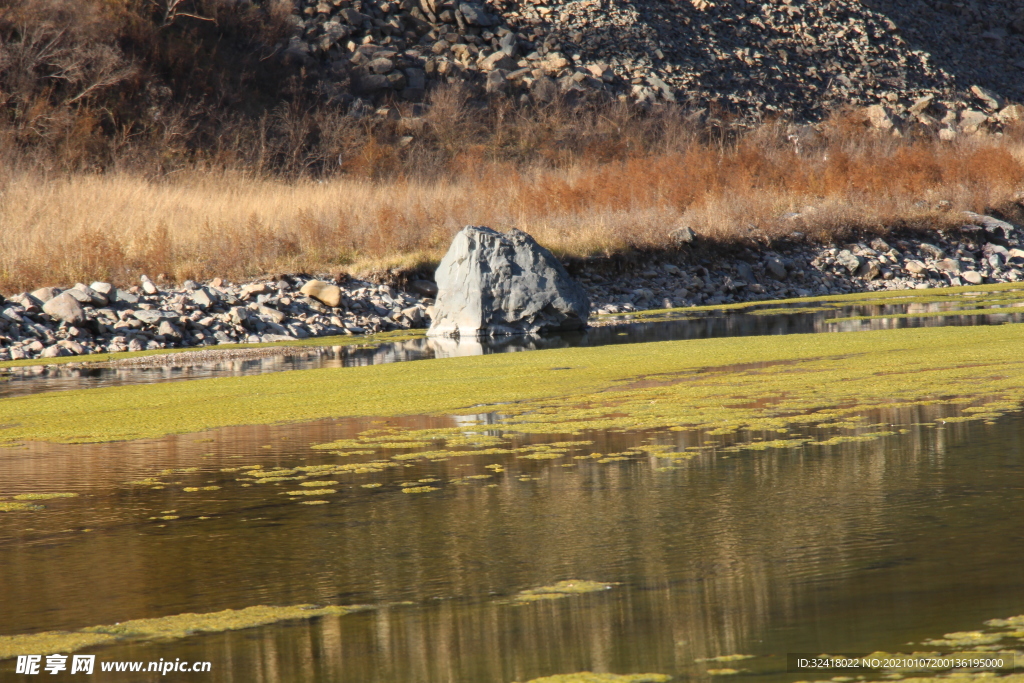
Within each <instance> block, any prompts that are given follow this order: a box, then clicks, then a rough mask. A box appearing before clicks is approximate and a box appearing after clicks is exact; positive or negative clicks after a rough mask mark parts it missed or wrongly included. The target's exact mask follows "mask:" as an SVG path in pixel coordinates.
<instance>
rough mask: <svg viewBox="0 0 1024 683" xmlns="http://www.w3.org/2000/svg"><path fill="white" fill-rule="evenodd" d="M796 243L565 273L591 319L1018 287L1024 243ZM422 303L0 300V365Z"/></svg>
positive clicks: (275, 288)
mask: <svg viewBox="0 0 1024 683" xmlns="http://www.w3.org/2000/svg"><path fill="white" fill-rule="evenodd" d="M687 237H689V236H688V235H683V236H682V239H684V240H685V239H686V238H687ZM800 239H801V236H800V235H799V233H794V236H793V241H791V242H789V243H787V244H785V245H780V246H776V247H774V248H764V249H755V248H754V247H749V246H748V247H735V248H729V249H725V248H718V247H714V246H713V245H702V244H700V242H699V241H697V240H696V239H694V240H693V241H690V242H688V243H683V244H681V246H680V248H679V249H678V250H677V251H674V252H671V253H664V254H660V255H652V256H650V257H649V258H646V259H645V261H644V265H643V266H642V268H639V269H637V268H634V269H625V271H624V272H610V271H611V269H610V268H609V267H608V263H606V262H602V261H600V260H596V261H593V262H586V263H574V264H570V270H571V271H572V272H574V274H575V276H576V277H577V278H578V279H579V281H580V282H581V284H583V286H584V287H585V288H586V289H587V291H588V293H589V295H590V299H591V313H592V314H608V313H622V312H629V311H641V310H649V309H661V308H675V307H686V306H698V305H704V306H714V305H720V304H728V303H736V302H743V301H762V300H768V299H783V298H787V297H806V296H824V295H835V294H845V293H851V292H862V291H878V290H901V289H925V288H931V287H948V286H960V285H972V284H973V285H978V284H987V283H998V282H1024V231H1022V230H1021V229H1020V227H1019V226H1016V225H1014V224H1013V223H1010V222H1008V221H1005V220H1001V219H998V218H995V217H992V216H982V215H979V214H971V213H967V214H964V222H963V225H962V226H961V227H960V228H959V229H958V230H956V231H951V232H949V233H945V234H943V233H932V234H929V235H927V236H922V235H914V234H904V235H890V236H887V237H885V238H882V237H875V238H872V239H867V240H864V241H860V242H854V243H849V244H836V245H827V246H822V245H814V244H808V243H806V242H802V241H800ZM619 270H620V271H621V270H622V269H619ZM435 294H436V285H435V284H434V283H433V282H431V281H430V280H427V279H423V278H422V277H421V278H420V279H415V278H414V279H411V280H409V281H408V282H407V283H406V284H405V286H404V288H403V289H398V288H396V287H394V286H391V285H388V284H376V283H372V282H366V281H362V280H355V279H345V280H344V281H341V282H335V281H329V280H328V279H327V278H324V279H320V280H318V279H313V278H310V277H308V276H298V275H289V276H279V277H275V278H271V279H264V280H258V281H255V282H249V283H240V284H232V283H227V282H223V281H221V280H220V279H214V280H212V281H211V282H208V283H204V284H199V283H195V282H191V281H187V282H185V283H183V284H182V285H181V286H179V287H168V286H165V285H162V284H158V283H155V282H152V281H151V280H150V279H149V278H148V277H146V276H142V278H141V279H140V282H139V284H138V285H135V286H132V287H129V288H127V289H119V288H116V287H113V286H111V285H110V284H108V283H102V282H94V283H92V284H91V285H85V284H83V283H78V284H76V285H75V286H74V287H72V288H70V289H66V290H62V289H60V288H57V287H43V288H40V289H37V290H35V291H33V292H26V293H21V294H17V295H14V296H11V297H9V298H7V299H6V300H4V299H0V361H6V360H22V359H36V358H38V359H47V358H56V357H61V356H84V355H90V354H97V353H118V352H123V351H143V350H151V349H165V348H202V347H212V346H221V347H222V348H223V347H224V345H230V344H238V343H267V342H284V341H292V340H296V339H308V338H315V337H328V336H337V335H366V334H372V333H377V332H383V331H390V330H408V329H416V328H426V327H428V326H429V324H430V319H431V315H432V313H433V305H434V299H433V296H434V295H435ZM237 352H239V353H242V354H248V353H257V354H261V353H266V352H265V351H262V350H253V351H249V350H241V349H238V350H237ZM149 362H156V361H149Z"/></svg>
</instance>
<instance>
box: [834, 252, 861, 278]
mask: <svg viewBox="0 0 1024 683" xmlns="http://www.w3.org/2000/svg"><path fill="white" fill-rule="evenodd" d="M863 262H864V259H863V258H861V257H860V256H857V255H855V254H854V253H853V252H852V251H850V250H849V249H843V250H842V251H840V252H839V253H838V254H836V263H838V264H839V265H841V266H842V267H843V268H846V270H847V271H848V272H849V273H850V275H853V274H854V273H856V272H857V271H858V270H860V266H861V264H862V263H863Z"/></svg>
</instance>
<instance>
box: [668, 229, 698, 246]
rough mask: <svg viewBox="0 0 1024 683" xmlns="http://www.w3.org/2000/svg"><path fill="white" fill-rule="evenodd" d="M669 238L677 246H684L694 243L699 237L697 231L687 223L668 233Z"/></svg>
mask: <svg viewBox="0 0 1024 683" xmlns="http://www.w3.org/2000/svg"><path fill="white" fill-rule="evenodd" d="M668 236H669V239H670V240H672V243H673V244H675V245H676V246H682V245H684V244H692V243H693V242H694V240H696V239H697V233H695V232H694V231H693V229H692V228H691V227H689V226H687V225H683V226H680V227H678V228H676V229H674V230H672V231H671V232H669V234H668Z"/></svg>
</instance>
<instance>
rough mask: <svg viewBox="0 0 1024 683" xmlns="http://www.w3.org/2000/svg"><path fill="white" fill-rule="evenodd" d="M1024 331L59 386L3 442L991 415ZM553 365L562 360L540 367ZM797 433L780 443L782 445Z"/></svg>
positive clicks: (376, 439)
mask: <svg viewBox="0 0 1024 683" xmlns="http://www.w3.org/2000/svg"><path fill="white" fill-rule="evenodd" d="M1022 343H1024V325H1020V324H1011V325H1002V326H992V327H940V328H917V329H904V330H882V331H874V332H859V333H856V334H833V335H823V334H819V335H810V334H808V335H787V336H781V337H778V336H770V337H748V338H720V339H702V340H689V341H672V342H652V343H647V344H626V345H619V346H602V347H580V348H569V349H552V350H543V351H536V352H531V353H520V354H493V355H486V356H475V357H464V358H443V359H436V360H429V361H421V362H416V363H399V364H390V365H374V366H368V367H352V368H331V369H318V370H296V371H290V372H281V373H274V374H267V375H257V376H247V377H229V378H219V379H203V380H191V381H185V382H168V383H162V384H149V385H133V386H122V387H109V388H97V389H89V390H84V391H62V392H52V393H42V394H33V395H28V396H19V397H13V398H8V399H2V400H0V412H3V414H4V416H5V426H3V427H2V428H0V443H12V442H17V441H24V440H47V441H59V442H89V441H107V440H122V439H136V438H142V437H157V436H161V435H166V434H171V433H178V432H193V431H201V430H205V429H210V428H213V427H222V426H230V425H241V424H261V423H276V422H282V421H300V420H312V419H318V418H327V417H342V416H370V415H408V414H456V415H461V414H466V413H471V414H481V413H489V412H491V413H499V414H500V428H502V429H505V430H513V431H518V432H521V433H533V434H546V433H549V434H580V433H582V432H584V431H586V430H627V429H655V428H656V429H666V428H667V429H672V428H676V429H707V430H721V432H720V433H722V434H728V433H736V432H740V431H742V430H760V431H770V430H775V431H778V432H779V433H780V434H781V433H784V432H783V431H782V430H792V429H794V428H795V427H799V426H800V425H818V424H825V425H831V424H833V423H835V424H836V425H838V424H842V423H847V422H849V421H850V419H851V418H852V417H855V416H856V415H858V414H862V413H863V412H864V411H866V410H871V409H875V408H883V407H884V408H899V407H905V406H914V405H921V404H923V403H924V402H931V403H935V402H947V403H951V404H952V403H958V404H959V403H962V401H963V400H964V399H966V400H968V401H975V402H977V403H979V404H982V405H979V406H973V407H979V408H984V409H985V410H983V411H981V412H977V413H965V414H964V415H963V417H962V418H958V419H970V420H990V419H992V418H993V417H994V416H996V415H998V414H1001V413H1003V412H1006V411H1008V410H1013V409H1016V408H1018V407H1019V405H1020V402H1021V396H1024V359H1022V358H1021V357H1020V354H1019V352H1018V350H1019V348H1020V346H1021V344H1022ZM553 366H557V367H566V368H568V369H567V370H563V371H560V372H558V373H551V372H550V368H551V367H553ZM508 377H516V378H517V381H516V382H508V381H507V378H508ZM314 386H315V387H316V390H315V391H314V390H311V387H314ZM492 429H493V427H492ZM462 438H464V439H465V441H460V439H462ZM795 438H796V437H792V436H790V437H787V438H786V439H778V440H777V445H778V446H779V447H787V446H790V445H792V444H791V443H789V440H790V439H795ZM442 440H444V441H445V447H444V449H439V448H438V446H439V445H440V444H439V441H442ZM504 445H505V442H504V440H503V439H502V437H495V436H492V435H488V434H472V435H465V436H460V435H458V434H455V433H451V432H448V433H443V430H433V431H432V430H410V431H408V432H405V433H401V432H396V431H390V432H389V431H387V430H384V433H378V434H375V435H372V434H366V435H364V436H363V437H362V438H359V439H348V440H345V441H343V442H332V443H330V444H323V445H322V448H324V449H327V450H332V452H336V453H338V454H341V455H343V454H346V453H352V452H354V451H364V452H365V451H366V450H368V449H373V450H374V451H375V452H377V451H380V450H382V449H392V450H399V451H401V452H400V453H398V454H397V455H398V456H400V457H402V458H406V459H420V458H422V459H426V460H442V459H446V458H452V457H457V456H459V455H464V454H470V453H472V452H474V451H473V450H463V449H477V450H476V451H475V452H480V451H479V449H481V448H485V449H492V448H493V449H495V454H498V453H499V451H505V452H507V449H505V448H503V446H504ZM761 447H762V448H766V447H773V446H769V445H767V442H766V445H764V446H761ZM424 448H426V449H430V450H426V451H423V450H421V449H424ZM559 454H560V451H558V450H555V449H553V448H547V449H545V448H534V449H532V450H530V451H527V452H523V453H522V455H524V456H529V455H533V456H536V457H535V458H527V459H542V458H548V457H550V458H552V459H557V458H555V456H556V455H559ZM661 457H663V456H661ZM360 467H361V465H359V464H357V467H355V468H354V469H356V470H357V469H359V468H360ZM374 467H375V468H377V469H380V466H378V465H375V466H374ZM336 472H337V473H340V470H336ZM334 473H335V472H332V473H331V474H332V475H333V474H334ZM266 476H268V475H267V474H264V477H266ZM277 476H305V473H301V472H294V473H291V474H289V475H284V474H280V475H277Z"/></svg>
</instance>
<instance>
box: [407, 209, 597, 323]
mask: <svg viewBox="0 0 1024 683" xmlns="http://www.w3.org/2000/svg"><path fill="white" fill-rule="evenodd" d="M435 279H436V281H437V287H438V293H437V302H436V304H435V305H434V316H433V322H432V324H431V325H430V330H429V331H428V332H427V335H428V336H432V337H495V336H503V335H513V334H538V333H542V332H566V331H571V330H582V329H583V328H585V327H586V326H587V316H588V315H589V314H590V300H589V299H588V297H587V293H586V291H585V290H584V289H583V287H581V286H580V285H579V284H578V283H577V282H576V281H574V280H573V279H572V277H570V275H569V273H568V272H567V271H566V270H565V268H564V267H563V266H562V264H561V263H559V262H558V259H556V258H555V257H554V256H553V255H552V254H551V252H550V251H548V250H547V249H545V248H544V247H542V246H540V245H539V244H537V242H536V240H534V239H533V238H532V237H530V236H529V235H527V234H526V233H525V232H522V231H521V230H510V231H509V232H508V233H506V234H502V233H500V232H497V231H495V230H491V229H490V228H486V227H482V226H475V225H468V226H466V227H465V228H463V229H462V230H460V231H459V233H458V234H456V235H455V238H454V239H453V240H452V245H451V247H449V249H448V253H447V254H445V256H444V258H443V259H441V264H440V265H439V266H438V267H437V272H436V273H435Z"/></svg>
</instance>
